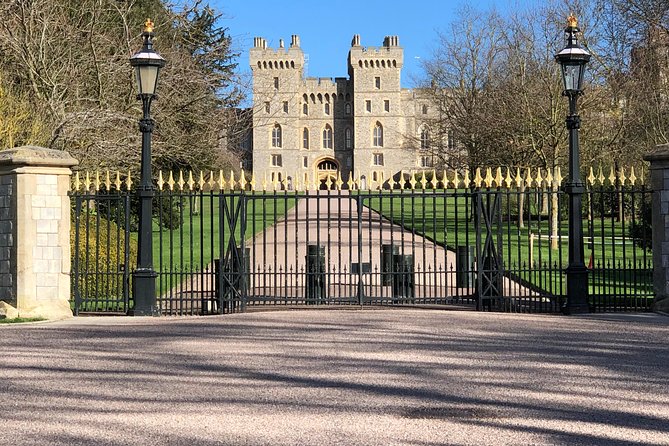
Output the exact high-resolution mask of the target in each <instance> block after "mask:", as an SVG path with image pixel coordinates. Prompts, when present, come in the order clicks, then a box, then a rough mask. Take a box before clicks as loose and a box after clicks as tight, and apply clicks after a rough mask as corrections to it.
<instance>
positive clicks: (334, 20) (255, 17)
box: [209, 0, 537, 88]
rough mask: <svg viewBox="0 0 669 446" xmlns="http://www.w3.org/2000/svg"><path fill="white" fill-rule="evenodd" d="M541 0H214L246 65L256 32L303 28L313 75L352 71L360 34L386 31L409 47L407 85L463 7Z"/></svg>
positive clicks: (270, 40)
mask: <svg viewBox="0 0 669 446" xmlns="http://www.w3.org/2000/svg"><path fill="white" fill-rule="evenodd" d="M536 1H537V0H485V1H478V2H464V1H448V0H442V1H438V0H414V1H400V0H384V1H381V0H357V1H345V0H334V1H328V2H323V1H308V0H283V1H280V0H279V1H277V0H273V1H270V0H252V1H244V0H209V2H210V4H211V5H212V6H213V7H215V8H216V9H217V10H218V11H219V12H221V13H223V15H224V18H225V20H224V21H223V22H222V24H223V26H225V27H227V28H229V30H230V35H231V36H232V38H233V39H234V42H235V47H236V49H237V50H238V51H239V52H241V56H240V58H239V60H238V62H239V65H240V68H241V69H242V70H243V71H250V70H249V68H248V50H249V48H250V47H251V46H252V45H253V37H264V38H265V39H267V44H268V46H271V47H274V48H276V47H278V46H279V39H283V40H284V42H285V43H286V45H288V44H289V43H290V36H291V34H298V35H299V36H300V40H301V46H302V49H303V50H304V52H305V53H306V54H307V55H308V56H309V64H308V72H307V75H308V76H310V77H345V76H347V67H346V58H347V55H348V50H349V48H350V44H351V38H352V37H353V35H354V34H360V40H361V44H362V45H363V46H381V44H382V42H383V37H384V36H386V35H398V36H399V39H400V46H402V47H403V48H404V69H403V71H402V86H403V87H406V88H411V87H413V86H414V83H415V82H414V79H415V78H417V77H420V76H421V74H422V70H421V66H420V63H421V60H424V59H425V58H429V57H430V55H431V53H432V50H433V48H434V46H435V45H436V42H437V31H438V30H441V31H448V29H449V26H450V23H451V22H452V20H454V19H455V18H456V14H457V11H458V8H459V7H460V6H462V5H464V4H469V5H472V6H475V7H477V8H478V9H488V8H496V9H497V10H498V11H500V12H502V13H503V12H504V11H505V10H508V9H509V8H512V7H513V8H518V7H522V6H523V5H526V4H528V3H533V2H536Z"/></svg>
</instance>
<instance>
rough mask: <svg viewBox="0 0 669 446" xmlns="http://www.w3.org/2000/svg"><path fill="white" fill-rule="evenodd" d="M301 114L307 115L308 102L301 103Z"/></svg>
mask: <svg viewBox="0 0 669 446" xmlns="http://www.w3.org/2000/svg"><path fill="white" fill-rule="evenodd" d="M302 114H303V115H308V114H309V105H308V104H302Z"/></svg>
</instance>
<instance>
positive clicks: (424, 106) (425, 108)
mask: <svg viewBox="0 0 669 446" xmlns="http://www.w3.org/2000/svg"><path fill="white" fill-rule="evenodd" d="M423 114H424V115H427V105H425V104H423Z"/></svg>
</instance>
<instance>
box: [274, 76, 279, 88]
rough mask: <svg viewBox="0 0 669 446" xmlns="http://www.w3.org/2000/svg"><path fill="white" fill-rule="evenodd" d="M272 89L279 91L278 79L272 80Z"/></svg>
mask: <svg viewBox="0 0 669 446" xmlns="http://www.w3.org/2000/svg"><path fill="white" fill-rule="evenodd" d="M274 89H275V90H278V89H279V78H278V77H275V78H274Z"/></svg>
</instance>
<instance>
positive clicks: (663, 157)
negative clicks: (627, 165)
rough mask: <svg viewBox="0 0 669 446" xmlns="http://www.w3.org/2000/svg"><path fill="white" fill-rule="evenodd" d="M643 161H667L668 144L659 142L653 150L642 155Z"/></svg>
mask: <svg viewBox="0 0 669 446" xmlns="http://www.w3.org/2000/svg"><path fill="white" fill-rule="evenodd" d="M643 159H644V160H645V161H650V162H651V163H652V162H653V161H655V162H657V161H669V144H660V145H657V146H655V150H654V151H653V152H652V153H649V154H648V155H645V156H644V157H643Z"/></svg>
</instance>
